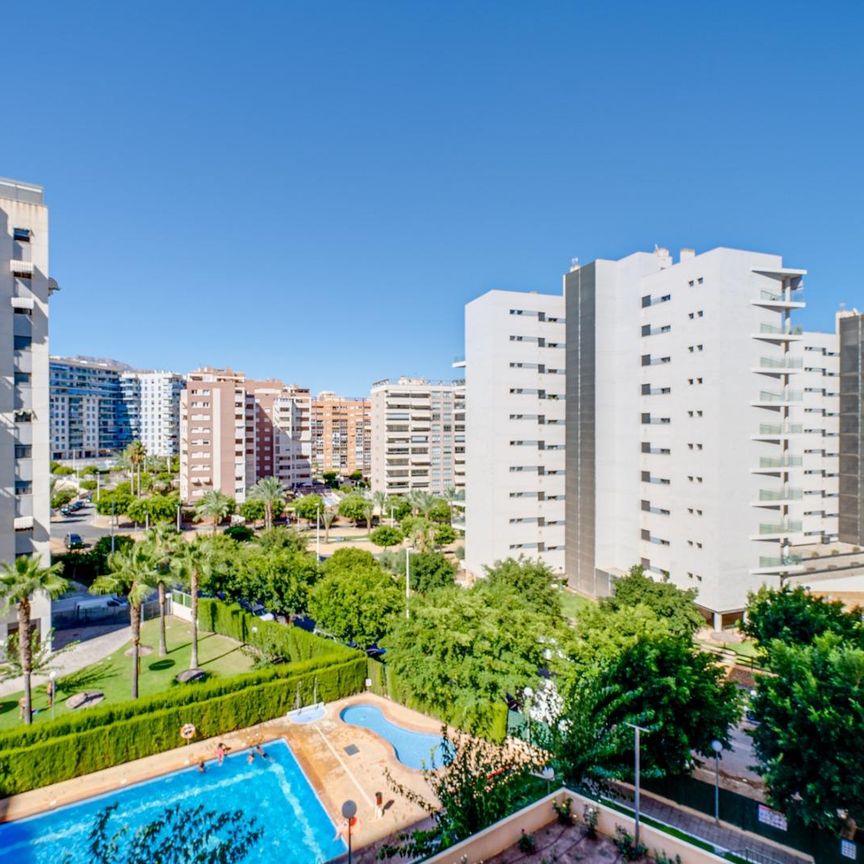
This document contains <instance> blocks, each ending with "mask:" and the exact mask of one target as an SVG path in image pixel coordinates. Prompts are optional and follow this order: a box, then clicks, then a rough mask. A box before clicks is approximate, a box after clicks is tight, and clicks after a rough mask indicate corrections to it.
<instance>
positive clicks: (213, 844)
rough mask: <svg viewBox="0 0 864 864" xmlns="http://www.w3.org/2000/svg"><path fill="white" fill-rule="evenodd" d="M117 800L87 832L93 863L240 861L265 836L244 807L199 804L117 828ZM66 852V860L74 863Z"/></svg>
mask: <svg viewBox="0 0 864 864" xmlns="http://www.w3.org/2000/svg"><path fill="white" fill-rule="evenodd" d="M116 809H117V805H116V804H109V805H108V806H107V807H105V808H103V809H102V810H100V811H99V813H97V814H96V818H95V820H94V821H93V825H92V827H91V828H90V832H89V834H88V836H87V860H88V861H90V862H92V864H120V862H122V864H154V862H158V864H227V862H232V864H235V862H237V864H239V862H241V861H245V860H247V859H248V858H249V856H250V855H252V857H253V858H254V857H257V856H256V855H255V854H254V848H255V845H256V844H257V843H258V841H259V840H260V839H261V837H263V836H264V831H263V829H262V828H260V827H259V826H258V822H257V820H256V819H255V817H254V816H253V817H248V816H246V814H245V813H244V812H243V811H242V810H233V811H228V812H222V813H220V812H217V811H215V810H205V809H204V807H203V805H200V804H199V805H198V806H197V807H178V806H175V807H167V808H165V809H164V810H163V811H162V812H161V813H159V815H158V816H157V818H156V819H154V820H153V821H152V822H148V823H147V824H145V825H142V826H140V827H139V828H136V829H135V830H134V831H132V830H131V829H130V828H129V826H128V825H121V826H120V827H118V828H116V829H115V828H113V827H112V826H111V825H110V823H111V820H112V818H114V816H115V811H116ZM71 861H72V857H71V855H70V854H69V853H66V854H65V855H64V857H63V861H62V864H71Z"/></svg>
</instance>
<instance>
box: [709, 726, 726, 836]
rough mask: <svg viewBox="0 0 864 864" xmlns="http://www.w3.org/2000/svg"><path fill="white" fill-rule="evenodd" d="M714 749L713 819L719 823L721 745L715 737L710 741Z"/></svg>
mask: <svg viewBox="0 0 864 864" xmlns="http://www.w3.org/2000/svg"><path fill="white" fill-rule="evenodd" d="M711 749H712V750H713V751H714V821H715V822H716V823H717V824H718V825H719V824H720V753H721V752H722V751H723V745H722V744H721V743H720V742H719V741H718V740H717V739H716V738H715V739H714V740H713V741H712V742H711Z"/></svg>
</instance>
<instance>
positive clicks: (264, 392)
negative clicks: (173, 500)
mask: <svg viewBox="0 0 864 864" xmlns="http://www.w3.org/2000/svg"><path fill="white" fill-rule="evenodd" d="M311 404H312V400H311V397H310V395H309V390H308V389H306V388H302V387H298V386H297V385H294V384H292V385H287V386H286V385H285V384H283V383H282V382H281V381H276V380H271V381H253V380H247V379H246V376H245V375H243V373H242V372H233V371H232V370H230V369H210V368H207V369H199V370H197V371H196V372H191V373H190V374H189V375H187V376H186V389H185V390H184V391H183V392H182V394H181V396H180V497H181V498H182V499H183V500H184V501H188V502H190V503H194V502H195V501H197V500H198V499H200V498H201V496H202V495H204V494H205V493H206V492H209V491H210V490H212V489H216V490H218V491H220V492H222V493H223V494H225V495H228V496H229V497H231V498H234V499H235V500H236V501H238V502H242V501H244V500H245V499H246V492H247V489H248V487H249V486H252V485H253V484H254V483H255V482H256V481H257V480H260V479H261V478H262V477H277V478H278V479H279V480H281V481H282V484H283V485H284V486H286V487H287V488H289V489H290V488H294V487H297V486H303V485H306V484H308V483H310V482H311V479H312V468H311V464H312V433H311V413H312V408H311Z"/></svg>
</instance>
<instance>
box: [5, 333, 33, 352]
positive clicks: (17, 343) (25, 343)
mask: <svg viewBox="0 0 864 864" xmlns="http://www.w3.org/2000/svg"><path fill="white" fill-rule="evenodd" d="M7 344H8V343H7ZM32 344H33V339H32V337H30V336H13V337H12V347H13V348H14V349H15V350H16V351H26V350H27V349H28V348H29V347H30V346H31V345H32Z"/></svg>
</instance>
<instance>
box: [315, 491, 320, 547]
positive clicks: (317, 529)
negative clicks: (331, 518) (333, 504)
mask: <svg viewBox="0 0 864 864" xmlns="http://www.w3.org/2000/svg"><path fill="white" fill-rule="evenodd" d="M315 560H316V561H320V560H321V505H320V504H319V505H318V506H317V507H316V508H315Z"/></svg>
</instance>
